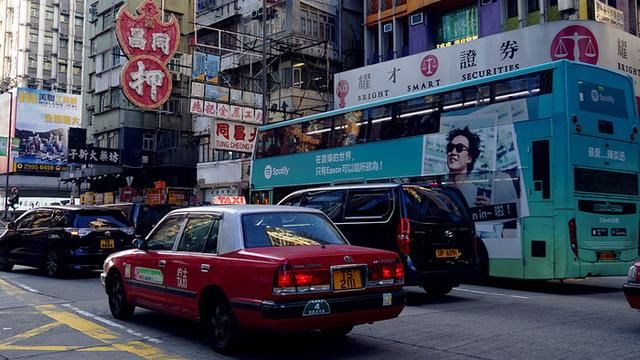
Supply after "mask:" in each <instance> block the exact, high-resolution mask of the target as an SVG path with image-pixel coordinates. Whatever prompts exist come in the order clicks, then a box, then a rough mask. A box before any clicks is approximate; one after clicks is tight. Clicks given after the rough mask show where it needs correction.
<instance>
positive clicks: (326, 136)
mask: <svg viewBox="0 0 640 360" xmlns="http://www.w3.org/2000/svg"><path fill="white" fill-rule="evenodd" d="M302 139H303V142H304V148H305V150H306V151H312V150H320V149H326V148H328V147H329V145H330V144H331V143H330V142H329V140H330V139H331V119H319V120H312V121H310V122H308V123H305V124H302Z"/></svg>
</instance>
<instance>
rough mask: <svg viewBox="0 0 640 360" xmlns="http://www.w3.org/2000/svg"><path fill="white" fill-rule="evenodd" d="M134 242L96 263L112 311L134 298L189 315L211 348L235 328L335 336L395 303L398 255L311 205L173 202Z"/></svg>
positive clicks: (222, 346) (395, 309) (122, 315)
mask: <svg viewBox="0 0 640 360" xmlns="http://www.w3.org/2000/svg"><path fill="white" fill-rule="evenodd" d="M136 243H137V244H136V248H135V249H131V250H127V251H122V252H119V253H116V254H113V255H111V256H109V258H107V259H106V261H105V263H104V272H103V273H102V274H101V279H102V282H103V285H104V286H105V289H106V292H107V295H108V298H109V308H110V310H111V313H112V314H113V316H114V317H115V318H118V319H128V318H130V317H131V316H132V315H133V312H134V308H135V306H140V307H143V308H147V309H152V310H156V311H161V312H164V313H169V314H172V315H178V316H181V317H184V318H189V319H193V320H199V321H201V322H202V323H203V324H204V325H205V327H206V329H207V334H208V337H209V341H210V343H211V346H212V347H213V348H214V349H215V350H218V351H222V350H226V349H229V348H230V347H232V346H233V345H234V344H236V343H237V341H238V337H239V336H238V334H239V331H238V330H239V329H241V328H251V329H264V330H271V331H285V332H286V331H299V330H321V331H323V332H325V333H327V334H330V335H344V334H347V333H348V332H349V331H351V329H352V328H353V326H354V325H358V324H364V323H371V322H375V321H380V320H386V319H390V318H394V317H396V316H398V314H400V312H401V311H402V309H403V308H404V302H405V293H404V291H403V290H402V286H403V283H404V269H403V267H402V262H401V261H400V259H399V258H398V256H397V255H396V254H395V253H393V252H390V251H385V250H378V249H371V248H364V247H358V246H352V245H349V243H348V242H347V241H346V240H345V238H344V237H343V236H342V234H341V233H340V231H339V230H338V229H337V228H336V227H335V226H334V225H333V224H332V223H331V221H330V220H329V219H328V218H327V217H326V215H324V214H323V213H322V212H321V211H318V210H315V209H306V208H291V207H284V206H264V205H245V206H215V207H200V208H190V209H180V210H174V211H172V212H171V213H169V214H168V215H167V216H165V217H164V218H163V219H162V221H161V222H160V223H159V224H158V225H157V226H156V227H155V228H154V229H153V230H152V231H151V233H150V234H149V235H148V236H147V238H146V239H145V240H142V239H138V240H136Z"/></svg>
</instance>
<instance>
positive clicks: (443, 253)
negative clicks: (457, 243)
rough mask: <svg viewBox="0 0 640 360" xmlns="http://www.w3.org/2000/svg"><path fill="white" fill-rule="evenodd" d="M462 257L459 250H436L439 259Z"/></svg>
mask: <svg viewBox="0 0 640 360" xmlns="http://www.w3.org/2000/svg"><path fill="white" fill-rule="evenodd" d="M458 256H460V250H458V249H436V257H437V258H452V257H458Z"/></svg>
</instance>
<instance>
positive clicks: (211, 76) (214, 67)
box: [207, 54, 220, 83]
mask: <svg viewBox="0 0 640 360" xmlns="http://www.w3.org/2000/svg"><path fill="white" fill-rule="evenodd" d="M219 72H220V56H217V55H212V54H207V82H213V83H217V82H218V80H217V77H218V73H219Z"/></svg>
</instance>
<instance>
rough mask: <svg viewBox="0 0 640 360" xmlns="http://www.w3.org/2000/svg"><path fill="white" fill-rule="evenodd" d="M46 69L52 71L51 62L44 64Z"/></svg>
mask: <svg viewBox="0 0 640 360" xmlns="http://www.w3.org/2000/svg"><path fill="white" fill-rule="evenodd" d="M44 69H45V70H51V61H45V62H44Z"/></svg>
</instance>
